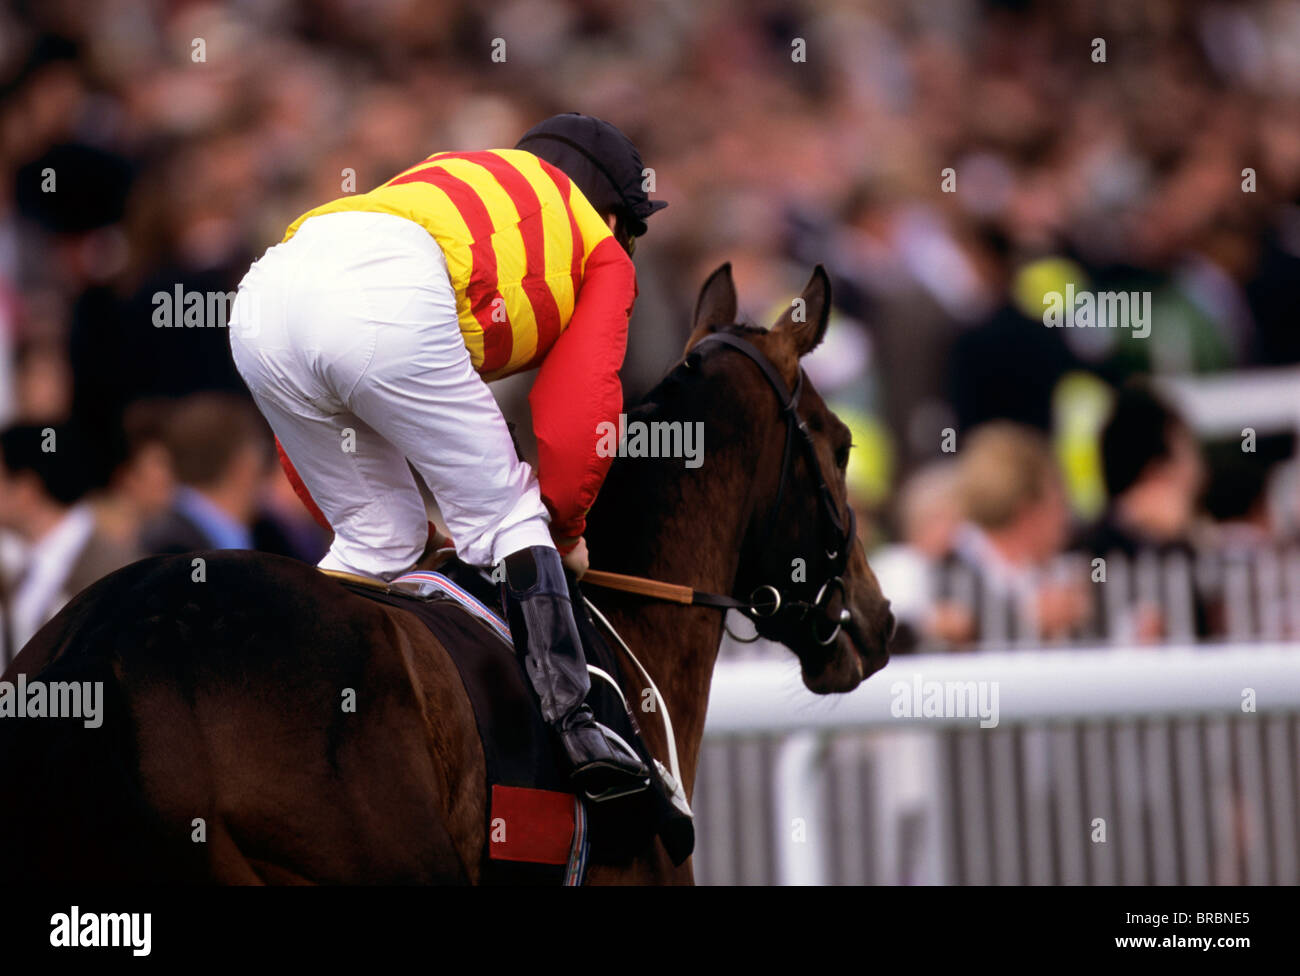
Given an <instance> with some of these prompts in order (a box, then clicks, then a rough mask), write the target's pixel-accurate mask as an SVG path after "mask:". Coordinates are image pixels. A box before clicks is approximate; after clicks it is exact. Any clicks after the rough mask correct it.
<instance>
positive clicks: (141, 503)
mask: <svg viewBox="0 0 1300 976" xmlns="http://www.w3.org/2000/svg"><path fill="white" fill-rule="evenodd" d="M171 407H172V404H171V402H170V401H166V400H141V401H139V402H137V403H134V404H132V405H131V406H130V407H128V408H127V409H126V411H125V412H124V415H123V419H122V426H123V432H122V438H121V439H122V446H121V453H122V455H123V459H122V461H121V462H120V463H118V464H117V465H116V466H115V467H114V468H113V471H112V473H111V475H110V476H109V480H108V485H107V487H106V488H105V489H104V490H103V491H102V492H98V493H96V494H95V496H94V497H93V498H92V504H93V505H94V508H95V518H96V521H97V522H98V524H99V527H100V530H101V531H102V532H103V533H104V534H105V535H107V536H109V537H111V538H113V539H116V540H117V541H118V542H120V543H122V544H124V545H129V546H131V547H133V548H138V547H139V545H140V537H141V533H142V531H143V530H144V526H145V525H146V523H148V522H150V521H152V520H153V519H155V518H157V517H158V516H160V515H162V514H163V513H164V512H165V511H166V510H167V509H168V508H169V507H170V506H171V504H172V501H173V499H174V496H175V494H176V474H175V472H174V471H173V470H172V458H171V453H170V452H169V450H168V447H167V438H166V433H167V423H168V420H169V418H170V416H171Z"/></svg>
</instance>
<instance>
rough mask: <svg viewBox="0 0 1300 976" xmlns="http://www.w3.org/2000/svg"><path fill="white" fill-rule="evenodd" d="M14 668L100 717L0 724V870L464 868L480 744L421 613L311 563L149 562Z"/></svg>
mask: <svg viewBox="0 0 1300 976" xmlns="http://www.w3.org/2000/svg"><path fill="white" fill-rule="evenodd" d="M196 560H201V562H197V561H196ZM19 673H23V674H24V675H25V676H26V680H27V682H28V683H29V684H30V683H32V682H40V683H42V684H43V685H44V686H46V687H49V686H50V685H51V684H52V683H54V682H77V683H89V684H83V685H82V687H85V688H87V689H93V688H95V687H99V688H102V701H101V706H100V724H99V725H98V727H87V723H86V722H85V721H83V720H81V719H70V718H58V719H56V718H26V719H21V720H20V719H13V720H9V721H0V779H2V781H3V782H5V783H6V784H7V787H8V788H7V790H6V793H7V794H8V796H7V798H6V799H5V801H3V802H2V803H0V836H4V837H6V838H9V839H10V840H11V849H10V855H11V856H9V857H6V858H0V865H3V866H0V875H3V874H6V873H8V874H12V875H13V876H14V877H15V878H34V879H60V878H66V879H86V880H92V879H124V880H141V881H146V880H147V881H157V880H183V881H222V882H257V881H263V880H267V881H295V880H299V881H312V882H315V881H319V882H367V881H382V882H398V883H400V882H403V881H411V882H421V881H444V882H446V881H465V880H472V879H473V877H474V876H475V875H476V874H477V865H476V850H475V846H474V844H475V837H476V836H478V835H476V833H475V830H476V829H477V830H478V831H480V832H481V824H482V804H483V802H484V801H483V798H482V768H483V767H482V752H481V747H480V746H479V744H478V741H477V737H476V735H475V734H474V731H473V730H474V720H473V715H472V712H471V710H470V706H469V703H468V701H467V700H466V699H465V696H464V692H463V689H462V687H461V686H460V683H459V679H458V677H457V676H456V674H455V672H454V669H453V666H452V665H451V663H450V661H449V660H448V659H447V657H446V654H445V653H444V652H443V651H442V649H441V647H440V646H439V645H438V644H437V642H436V640H434V638H433V637H432V635H431V634H429V633H428V631H427V630H426V629H425V628H423V627H422V626H421V625H419V624H418V623H417V622H416V621H415V620H414V618H413V617H411V616H410V615H408V614H404V613H401V612H400V611H394V610H389V609H386V608H383V607H380V606H378V605H376V604H374V603H372V602H371V601H368V600H364V599H361V598H359V597H357V596H355V595H353V594H350V593H348V592H347V591H346V590H344V589H343V588H342V587H341V586H339V585H338V584H337V583H335V582H334V581H332V580H330V579H328V578H327V577H325V576H323V575H322V574H321V573H319V572H318V571H317V570H315V569H313V568H311V567H308V566H305V565H303V564H301V563H297V562H294V561H293V560H289V559H283V558H279V557H274V556H266V555H262V554H258V553H248V552H237V551H229V552H213V553H205V554H188V555H185V556H162V557H154V558H151V559H146V560H143V561H141V562H139V563H135V564H133V565H132V566H129V567H126V568H125V569H123V570H120V571H119V572H117V573H114V574H113V575H111V576H109V577H107V578H105V579H103V580H101V581H100V582H98V583H96V584H95V585H94V586H92V587H91V588H90V589H88V590H86V591H85V592H84V593H82V594H81V595H80V596H78V597H77V598H76V599H74V600H73V601H72V602H71V603H70V604H69V605H68V606H67V607H66V608H65V609H64V610H63V611H62V612H61V613H60V614H59V615H58V616H57V617H56V618H55V619H54V620H52V621H51V622H50V624H48V625H47V626H46V627H45V628H44V629H43V630H42V631H41V633H40V634H38V635H37V636H36V637H35V638H33V640H32V642H31V643H30V644H29V645H28V646H27V647H26V648H25V649H24V651H23V653H22V654H20V655H19V657H18V659H17V660H16V661H15V662H14V664H13V666H12V667H11V668H10V672H9V674H7V675H6V678H7V679H8V680H10V681H14V680H16V678H17V675H18V674H19ZM92 700H93V699H92ZM430 716H436V718H437V729H436V731H435V729H434V727H433V723H432V721H431V718H430ZM476 773H477V780H476V779H475V775H476ZM476 784H477V787H478V788H477V789H475V788H474V787H475V785H476ZM14 842H16V844H15V843H14ZM15 846H16V847H17V848H18V849H19V850H18V852H17V853H18V856H17V857H16V858H15V857H14V856H13V855H14V854H15V850H14V847H15Z"/></svg>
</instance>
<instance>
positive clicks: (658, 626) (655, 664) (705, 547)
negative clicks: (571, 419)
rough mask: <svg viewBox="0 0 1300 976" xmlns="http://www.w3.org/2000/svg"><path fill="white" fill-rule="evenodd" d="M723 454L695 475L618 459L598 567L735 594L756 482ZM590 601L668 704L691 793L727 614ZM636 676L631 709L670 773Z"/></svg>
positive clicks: (594, 532)
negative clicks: (751, 482)
mask: <svg viewBox="0 0 1300 976" xmlns="http://www.w3.org/2000/svg"><path fill="white" fill-rule="evenodd" d="M723 455H724V451H723V450H722V449H721V448H719V449H717V450H715V451H711V452H710V455H709V464H708V465H707V466H706V467H705V468H701V469H696V470H691V469H686V468H685V467H684V465H683V464H682V462H681V460H676V461H665V460H658V461H646V460H637V459H634V460H618V461H616V462H615V467H614V470H613V471H611V473H610V478H609V480H608V482H607V483H606V487H605V489H604V490H603V491H602V493H601V503H600V504H599V505H598V506H597V508H596V509H594V510H593V512H592V517H591V520H590V522H589V526H590V528H589V531H588V538H589V539H590V540H592V548H591V564H592V567H593V568H594V569H605V570H612V571H615V572H621V573H628V574H631V575H635V576H646V577H649V578H652V579H657V580H663V581H665V582H670V583H680V584H684V585H687V586H690V587H692V588H694V589H697V590H707V591H709V592H712V593H730V592H731V590H732V587H733V585H734V583H735V579H736V573H737V566H738V562H739V549H740V541H741V538H742V536H743V532H744V523H745V520H746V519H747V517H748V504H747V500H748V498H749V491H748V480H749V479H748V478H747V476H746V475H745V472H744V468H743V465H741V464H739V463H734V464H733V463H728V459H727V458H725V457H724V456H723ZM650 465H654V468H653V470H651V469H649V466H650ZM665 466H675V469H674V467H665ZM706 470H707V471H708V475H707V476H705V475H703V474H702V472H703V471H706ZM727 472H730V474H728V473H727ZM647 475H650V476H647ZM587 593H588V595H589V596H590V597H592V598H593V602H594V603H595V604H596V605H597V606H598V607H599V608H600V609H601V610H602V612H604V613H605V614H606V616H608V617H609V619H610V622H611V623H613V625H614V626H615V628H616V629H617V630H618V632H619V633H620V634H621V635H622V637H623V639H624V640H625V641H626V642H627V644H628V646H629V647H630V648H631V650H632V652H633V653H634V654H635V655H636V656H637V658H638V659H639V660H640V661H641V663H642V665H643V666H644V667H645V669H646V670H647V671H648V672H649V674H650V677H651V679H652V680H653V681H654V683H655V685H656V687H658V689H659V691H660V693H661V694H662V695H663V697H664V700H665V701H666V702H667V707H668V711H669V715H670V716H671V719H672V724H673V732H674V736H675V738H676V744H677V755H678V761H679V762H680V764H681V772H682V777H683V779H684V780H685V783H684V784H683V785H684V786H685V787H686V791H687V795H688V796H689V795H691V793H692V791H693V790H694V785H695V769H696V764H697V761H698V759H699V752H700V740H701V738H702V736H703V732H704V717H705V711H706V707H707V705H708V700H709V683H710V681H711V680H712V677H713V666H714V663H715V661H716V659H717V652H718V643H719V641H720V640H721V638H722V625H723V612H722V611H721V610H715V609H710V608H704V607H685V606H681V605H679V604H672V603H664V602H661V601H657V600H652V599H648V598H645V597H640V596H628V595H625V594H621V593H615V592H613V591H610V590H603V589H598V588H596V587H588V588H587ZM634 671H635V669H631V670H630V671H629V672H628V674H627V677H628V679H629V680H628V686H629V690H630V691H632V692H633V694H631V695H629V696H628V697H629V704H631V705H633V707H634V708H635V710H636V714H637V721H638V722H639V723H640V725H641V728H642V731H643V733H644V734H645V735H646V737H647V739H648V740H649V742H648V744H649V745H650V748H651V750H652V751H653V752H654V754H655V756H656V757H657V758H658V759H660V761H662V762H663V763H664V764H665V765H669V761H668V748H667V742H666V738H665V733H664V727H663V722H662V720H661V719H662V716H660V715H659V714H658V705H655V706H654V709H655V710H654V711H650V707H651V706H650V704H649V703H650V701H651V700H652V696H651V695H650V694H649V693H648V691H647V690H646V689H643V688H642V687H641V684H642V683H643V682H642V681H641V679H640V676H639V675H637V674H635V673H634Z"/></svg>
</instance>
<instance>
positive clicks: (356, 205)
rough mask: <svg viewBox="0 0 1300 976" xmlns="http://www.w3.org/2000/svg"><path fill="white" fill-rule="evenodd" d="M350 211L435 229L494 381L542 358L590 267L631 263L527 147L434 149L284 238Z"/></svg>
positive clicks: (475, 347)
mask: <svg viewBox="0 0 1300 976" xmlns="http://www.w3.org/2000/svg"><path fill="white" fill-rule="evenodd" d="M347 211H368V212H374V213H388V214H393V215H396V216H399V217H404V218H406V219H408V220H411V221H414V222H415V223H417V224H419V225H420V226H421V227H423V228H424V229H425V230H427V231H428V232H429V233H430V234H431V235H432V236H433V238H434V240H435V241H437V243H438V246H439V247H440V248H441V249H442V252H443V254H444V255H445V256H446V259H447V271H448V274H449V275H450V277H451V282H452V285H453V287H454V288H455V290H456V305H457V315H458V318H459V320H460V331H461V335H462V336H463V337H464V339H465V345H466V347H467V348H468V349H469V353H470V360H471V362H472V363H473V366H474V368H475V370H477V371H478V372H479V374H480V375H482V376H483V378H484V379H487V380H493V379H498V378H500V377H503V376H508V375H510V374H511V373H515V372H519V371H520V370H526V369H530V368H532V367H534V366H537V365H539V364H540V362H541V360H542V359H543V358H544V357H545V355H546V354H547V353H548V352H549V351H550V349H551V347H552V346H553V345H554V344H555V340H556V339H558V338H559V336H560V334H561V333H563V332H564V330H565V329H566V328H567V327H568V325H569V322H570V320H571V319H572V317H573V311H574V307H575V305H576V302H577V296H578V293H579V291H580V289H581V287H582V283H583V279H584V277H585V276H586V275H587V273H588V271H589V266H590V267H595V266H598V265H599V266H603V265H606V264H609V263H611V262H613V263H623V264H627V265H629V266H630V264H631V260H630V258H628V256H627V254H626V253H625V252H624V251H623V249H622V248H621V247H620V246H619V245H618V243H617V241H616V240H615V239H614V235H613V233H612V231H611V230H610V228H609V226H608V225H607V224H606V222H605V221H604V220H603V219H601V217H600V215H599V214H597V213H596V211H595V209H594V208H593V207H592V206H591V204H590V203H588V202H587V199H586V198H585V197H584V196H583V195H582V193H581V192H580V191H579V190H578V189H577V188H576V187H575V186H574V185H573V182H572V181H571V180H570V179H569V177H568V176H566V175H565V174H564V173H563V172H562V171H560V170H559V169H557V168H556V167H554V166H552V165H551V164H550V163H547V162H545V161H544V160H541V159H539V158H538V157H536V156H534V155H533V154H532V153H530V152H526V151H524V150H521V149H493V150H484V151H481V152H465V153H456V152H444V153H435V154H434V155H432V156H430V157H428V158H427V159H425V160H423V161H421V162H419V163H417V164H416V165H415V166H412V167H411V168H410V169H407V170H406V171H404V172H402V173H399V174H398V175H397V176H395V177H393V178H392V179H391V180H389V181H388V182H386V183H384V184H382V185H381V186H379V187H377V188H375V189H374V190H371V191H370V192H369V193H361V194H354V195H351V196H345V197H340V198H339V199H337V200H334V201H331V202H330V203H327V204H324V205H323V206H320V207H317V208H315V209H314V210H310V211H308V212H307V213H305V214H303V215H302V216H301V217H299V218H298V219H297V220H295V221H294V222H293V223H292V224H291V225H290V226H289V229H288V231H287V232H286V233H285V236H284V239H285V240H286V241H287V240H289V239H290V238H292V237H293V236H294V234H295V233H297V231H298V228H299V227H301V226H302V224H303V222H304V221H306V220H307V219H308V218H310V217H315V216H318V215H321V214H328V213H339V212H347ZM622 277H624V278H625V279H626V280H634V278H628V276H626V275H624V276H622Z"/></svg>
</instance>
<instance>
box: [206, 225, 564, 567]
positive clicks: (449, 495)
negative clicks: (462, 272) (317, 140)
mask: <svg viewBox="0 0 1300 976" xmlns="http://www.w3.org/2000/svg"><path fill="white" fill-rule="evenodd" d="M230 345H231V351H232V352H233V354H234V358H235V365H236V367H238V369H239V372H240V374H241V375H242V376H243V378H244V381H245V382H246V383H247V384H248V388H249V389H250V390H251V391H252V393H253V398H254V399H255V400H256V401H257V405H258V407H260V408H261V411H262V413H263V415H264V416H265V417H266V419H267V422H268V423H270V425H271V429H272V430H274V431H275V434H276V436H277V437H278V438H279V439H280V443H281V445H283V447H284V450H285V453H286V454H288V456H289V459H290V460H291V461H293V464H294V467H296V468H297V469H298V473H299V474H300V475H301V476H302V480H303V483H304V484H305V485H306V486H307V489H308V491H310V492H311V494H312V497H313V498H314V499H315V501H316V504H317V505H319V506H320V509H321V511H322V512H324V513H325V517H326V518H327V519H329V522H330V525H331V526H332V527H333V529H334V542H333V544H332V545H331V546H330V551H329V553H328V554H327V555H326V556H325V558H324V559H323V560H321V563H320V565H321V566H322V567H323V568H328V569H337V570H343V571H345V572H350V573H358V574H361V575H365V576H373V577H378V578H380V579H391V578H393V577H394V576H396V575H398V574H399V573H402V572H405V571H406V570H409V569H410V568H411V567H412V566H413V565H414V563H415V562H416V560H417V559H418V558H419V556H420V554H421V552H422V551H423V549H424V546H425V543H426V537H427V526H426V514H425V509H424V505H423V503H422V501H421V498H420V492H419V490H418V489H417V487H416V483H415V480H414V478H413V477H412V474H411V469H410V467H408V465H407V461H408V460H409V461H410V466H411V467H414V469H415V471H416V472H417V473H418V474H419V475H420V477H422V478H423V479H424V480H425V482H426V483H427V484H428V486H429V489H430V490H431V491H432V492H433V496H434V498H435V500H436V501H437V503H438V508H439V510H440V511H441V513H442V516H443V518H444V520H445V521H446V523H447V529H448V531H449V532H450V533H451V535H452V538H453V539H454V540H455V543H456V552H457V554H458V555H459V556H460V557H461V559H463V560H465V561H466V562H468V563H471V564H473V565H477V566H487V565H491V564H493V563H496V562H499V561H500V560H501V559H503V558H505V556H507V555H509V554H510V553H512V552H515V551H517V550H519V549H523V548H525V547H527V546H550V545H552V542H551V537H550V532H549V530H548V528H547V523H548V521H549V516H548V514H547V512H546V508H545V506H544V505H543V504H542V499H541V494H540V493H539V491H538V487H537V478H536V476H535V475H534V473H533V471H532V469H531V468H530V467H529V465H528V464H526V463H524V462H523V461H520V460H518V458H517V456H516V454H515V448H514V444H513V442H512V441H511V439H510V432H509V430H508V429H507V427H506V422H505V419H504V418H503V417H502V416H501V410H500V408H499V407H498V406H497V403H496V400H495V399H494V398H493V396H492V393H491V391H490V390H489V389H488V387H487V384H486V383H484V382H483V379H482V378H481V377H480V376H479V375H478V373H476V372H475V371H474V368H473V366H472V365H471V364H470V356H469V350H468V349H467V348H466V347H465V341H464V339H463V338H462V337H461V334H460V328H459V325H458V322H457V317H456V296H455V292H454V290H453V288H452V285H451V281H450V279H449V277H448V275H447V265H446V261H445V259H444V258H443V254H442V250H441V248H439V247H438V245H437V243H436V242H435V241H434V240H433V238H432V237H430V235H429V234H428V232H427V231H425V229H424V228H422V227H421V226H419V225H418V224H416V223H414V222H412V221H409V220H405V219H403V218H401V217H396V216H392V215H390V214H375V213H360V212H357V213H354V212H348V213H337V214H325V215H321V216H318V217H312V218H311V219H309V220H307V221H306V222H305V223H304V224H303V225H302V227H301V228H299V230H298V233H297V234H295V235H294V237H293V238H291V239H290V240H289V241H286V242H285V243H283V244H277V245H276V246H275V247H273V248H271V249H270V250H269V251H267V252H266V254H265V255H264V256H263V257H262V258H261V260H259V261H257V262H256V263H255V264H254V265H253V266H252V268H251V269H249V272H248V274H247V275H245V277H244V280H243V281H242V282H241V283H240V285H239V292H238V295H237V296H236V299H235V305H234V311H233V314H232V317H231V327H230Z"/></svg>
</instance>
